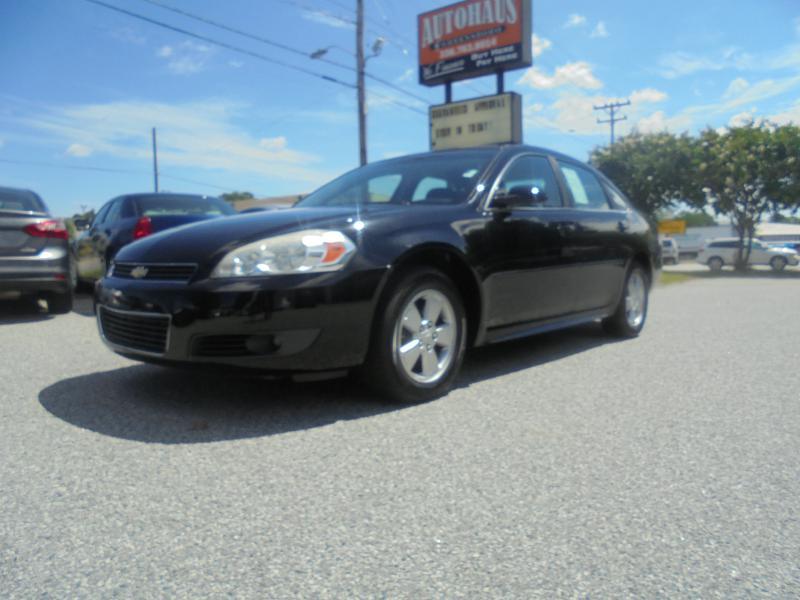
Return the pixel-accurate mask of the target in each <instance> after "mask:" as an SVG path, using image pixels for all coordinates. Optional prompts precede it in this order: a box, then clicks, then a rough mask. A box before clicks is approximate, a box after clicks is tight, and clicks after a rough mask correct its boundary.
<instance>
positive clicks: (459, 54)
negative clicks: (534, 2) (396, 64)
mask: <svg viewBox="0 0 800 600" xmlns="http://www.w3.org/2000/svg"><path fill="white" fill-rule="evenodd" d="M417 19H418V22H417V24H418V36H419V37H418V44H419V81H420V83H421V84H423V85H429V86H432V85H440V84H442V83H447V82H449V81H457V80H460V79H468V78H471V77H478V76H480V75H484V74H487V73H498V72H502V71H508V70H511V69H518V68H521V67H527V66H530V65H531V64H532V61H531V4H530V0H465V1H463V2H458V3H456V4H451V5H449V6H445V7H443V8H439V9H436V10H433V11H430V12H426V13H423V14H421V15H419V16H418V17H417Z"/></svg>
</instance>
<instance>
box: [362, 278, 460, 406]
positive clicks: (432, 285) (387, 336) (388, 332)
mask: <svg viewBox="0 0 800 600" xmlns="http://www.w3.org/2000/svg"><path fill="white" fill-rule="evenodd" d="M426 294H430V295H432V296H434V297H437V298H438V296H437V294H441V295H442V296H444V298H445V299H446V300H447V301H448V302H449V308H450V309H452V312H451V314H450V317H449V320H451V321H452V323H447V324H445V323H444V321H443V320H442V321H440V324H441V325H442V326H445V325H447V326H452V327H453V332H452V340H453V341H452V344H451V347H450V350H449V352H447V354H445V351H446V349H445V348H440V346H439V345H438V343H437V342H436V341H433V342H432V343H431V344H429V345H428V346H426V345H425V344H424V343H422V342H421V341H419V339H417V338H415V341H417V345H418V346H419V347H420V348H421V349H422V350H421V352H420V353H419V354H420V358H419V361H418V363H417V364H418V365H420V371H422V368H423V367H422V364H423V358H425V357H424V356H422V355H423V354H424V353H425V352H426V351H425V348H426V347H427V348H428V350H427V352H428V353H430V352H431V350H430V347H431V345H432V346H433V356H434V357H435V358H436V360H437V369H438V368H439V367H440V366H441V363H442V362H447V363H448V364H447V365H446V366H445V367H441V375H439V376H438V377H437V378H436V380H435V381H431V382H421V381H415V380H414V379H412V376H411V375H413V373H412V374H411V375H409V374H407V370H406V367H404V366H403V365H402V364H401V362H402V361H401V360H400V359H399V357H398V356H399V349H398V350H397V352H396V351H395V349H396V348H399V346H398V344H399V341H398V340H397V337H398V336H399V335H401V334H402V332H403V330H404V328H403V327H402V326H401V324H400V323H401V319H402V317H403V312H404V311H406V310H407V309H408V308H409V307H411V306H412V304H411V302H412V300H413V299H415V298H418V297H419V298H420V300H419V302H421V303H422V306H423V307H425V306H426V304H425V303H426V302H427V301H426V300H425V297H426V296H425V295H426ZM421 295H422V296H421ZM447 310H449V309H447ZM445 312H446V310H443V311H442V319H444V315H445ZM423 322H425V321H424V320H423ZM427 326H428V329H429V331H430V330H431V325H430V323H428V325H427ZM432 331H433V332H434V333H435V332H436V331H439V329H438V328H437V326H436V325H435V324H434V325H433V328H432ZM466 331H467V322H466V316H465V312H464V305H463V302H462V300H461V297H460V295H459V293H458V291H457V290H456V288H455V286H454V285H453V283H452V282H451V281H450V279H448V278H447V277H446V276H445V275H444V274H443V273H442V272H440V271H437V270H435V269H428V268H416V269H413V270H410V271H408V272H406V273H403V274H402V275H399V276H398V278H397V279H396V280H395V281H393V282H390V283H389V288H388V289H387V291H386V293H385V294H384V300H383V301H382V302H381V303H380V304H379V306H378V312H377V317H376V319H375V323H374V326H373V332H372V339H371V343H370V348H369V352H368V354H367V359H366V361H365V362H364V364H363V365H362V367H361V368H360V369H359V371H358V373H357V375H358V377H359V378H360V379H361V380H362V381H363V382H364V383H366V384H367V385H368V386H369V387H371V388H372V389H373V390H375V391H376V392H378V393H379V394H381V395H382V396H385V397H388V398H391V399H392V400H394V401H397V402H401V403H404V404H415V403H419V402H424V401H427V400H432V399H433V398H437V397H439V396H442V395H444V394H446V393H447V392H448V391H449V390H450V388H452V386H453V383H454V382H455V379H456V377H457V376H458V372H459V370H460V368H461V363H462V362H463V360H464V351H465V348H466ZM398 332H400V333H398ZM422 335H425V334H423V333H420V336H422ZM427 335H431V334H430V333H428V334H427ZM420 339H421V338H420ZM433 339H434V340H435V339H436V338H435V337H434V338H433ZM442 356H449V358H441V357H442ZM419 376H420V377H422V376H423V373H420V375H419Z"/></svg>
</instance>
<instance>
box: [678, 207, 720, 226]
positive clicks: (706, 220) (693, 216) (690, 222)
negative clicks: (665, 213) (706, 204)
mask: <svg viewBox="0 0 800 600" xmlns="http://www.w3.org/2000/svg"><path fill="white" fill-rule="evenodd" d="M673 218H674V219H680V220H682V221H686V226H687V227H712V226H714V225H716V224H717V221H716V220H715V219H714V217H712V216H711V215H710V214H708V213H707V212H703V211H700V210H698V211H691V210H684V211H683V212H680V213H678V214H677V215H675V216H674V217H673Z"/></svg>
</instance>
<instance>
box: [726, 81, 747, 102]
mask: <svg viewBox="0 0 800 600" xmlns="http://www.w3.org/2000/svg"><path fill="white" fill-rule="evenodd" d="M749 87H750V83H749V82H748V81H747V80H746V79H744V78H742V77H737V78H736V79H734V80H733V81H731V82H730V84H729V85H728V89H726V90H725V93H724V94H723V95H722V97H723V98H726V99H727V98H735V97H737V96H741V95H742V94H743V93H744V92H745V90H747V88H749Z"/></svg>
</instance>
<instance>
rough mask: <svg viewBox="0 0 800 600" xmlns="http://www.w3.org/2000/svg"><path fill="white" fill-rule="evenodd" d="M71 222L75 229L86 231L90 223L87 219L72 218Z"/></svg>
mask: <svg viewBox="0 0 800 600" xmlns="http://www.w3.org/2000/svg"><path fill="white" fill-rule="evenodd" d="M72 223H73V225H75V229H76V230H77V231H86V230H87V229H89V225H90V223H89V220H88V219H73V221H72Z"/></svg>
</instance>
